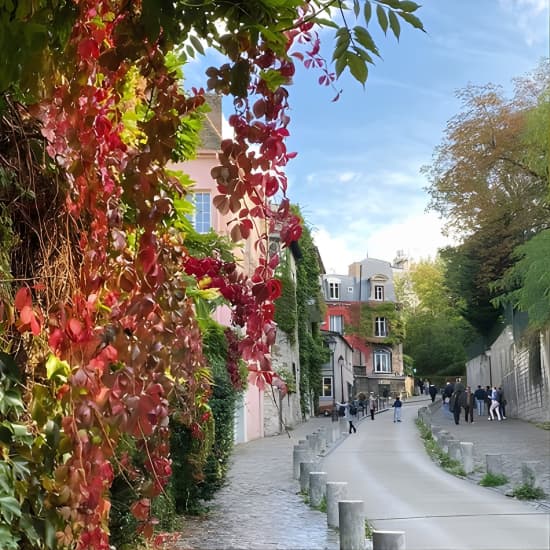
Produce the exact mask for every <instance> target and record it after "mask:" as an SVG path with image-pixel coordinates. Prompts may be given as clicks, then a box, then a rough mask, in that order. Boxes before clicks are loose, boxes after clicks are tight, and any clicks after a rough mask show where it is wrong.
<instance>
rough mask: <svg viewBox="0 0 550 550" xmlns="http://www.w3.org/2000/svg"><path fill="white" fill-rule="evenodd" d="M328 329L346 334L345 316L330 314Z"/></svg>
mask: <svg viewBox="0 0 550 550" xmlns="http://www.w3.org/2000/svg"><path fill="white" fill-rule="evenodd" d="M328 320H329V326H328V329H329V330H331V331H332V332H339V333H340V334H344V318H343V317H342V315H330V316H329V318H328Z"/></svg>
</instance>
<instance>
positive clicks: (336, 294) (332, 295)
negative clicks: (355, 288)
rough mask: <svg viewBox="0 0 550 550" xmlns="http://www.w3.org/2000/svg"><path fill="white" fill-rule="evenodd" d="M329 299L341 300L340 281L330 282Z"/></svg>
mask: <svg viewBox="0 0 550 550" xmlns="http://www.w3.org/2000/svg"><path fill="white" fill-rule="evenodd" d="M328 299H329V300H339V299H340V283H339V282H337V281H329V282H328Z"/></svg>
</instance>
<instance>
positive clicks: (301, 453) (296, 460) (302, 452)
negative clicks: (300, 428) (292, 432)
mask: <svg viewBox="0 0 550 550" xmlns="http://www.w3.org/2000/svg"><path fill="white" fill-rule="evenodd" d="M310 460H311V452H310V451H309V450H306V449H302V448H300V447H299V446H298V447H294V450H293V451H292V463H293V467H294V469H293V472H294V474H293V475H294V479H300V462H309V461H310Z"/></svg>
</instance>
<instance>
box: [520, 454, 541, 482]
mask: <svg viewBox="0 0 550 550" xmlns="http://www.w3.org/2000/svg"><path fill="white" fill-rule="evenodd" d="M541 470H542V468H541V463H540V462H539V461H538V460H528V461H525V462H522V463H521V481H522V482H523V484H524V485H528V486H529V487H540V486H541V485H542V479H541V478H542V476H541Z"/></svg>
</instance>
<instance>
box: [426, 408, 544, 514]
mask: <svg viewBox="0 0 550 550" xmlns="http://www.w3.org/2000/svg"><path fill="white" fill-rule="evenodd" d="M439 403H440V402H439ZM435 405H436V406H435V407H434V411H433V413H432V424H435V425H437V426H441V427H443V428H444V429H445V430H446V431H448V432H449V433H450V434H452V435H453V436H454V437H455V438H456V439H458V440H459V441H471V442H472V443H473V444H474V466H475V471H474V472H473V473H472V474H471V475H469V476H468V477H469V479H471V480H472V481H475V482H476V483H477V482H479V480H480V479H481V478H482V477H483V475H484V474H485V471H486V459H485V455H487V454H500V455H501V456H502V465H503V473H504V474H505V475H506V476H507V477H508V481H509V482H508V483H507V484H506V485H501V486H500V487H494V490H496V491H499V492H501V493H504V494H506V493H510V492H511V491H512V490H513V489H514V488H515V487H517V486H519V485H521V484H522V482H523V481H522V472H521V463H522V462H525V461H536V462H538V463H539V464H538V469H539V470H540V472H541V482H542V488H543V489H544V490H545V492H546V495H547V497H546V499H545V500H542V501H538V502H539V504H540V505H541V506H545V507H548V509H550V431H548V430H543V429H541V428H537V427H536V426H535V425H534V424H532V423H530V422H525V421H524V420H518V419H515V418H510V417H507V418H506V420H502V421H501V422H499V421H497V420H494V421H489V420H488V416H486V415H483V416H478V415H477V412H476V413H474V423H473V424H466V423H465V422H464V415H462V416H461V418H460V424H459V425H458V426H457V425H456V424H455V423H454V418H453V415H452V413H450V412H449V411H448V408H447V406H446V405H443V406H438V402H436V403H435ZM430 408H431V407H430Z"/></svg>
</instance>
